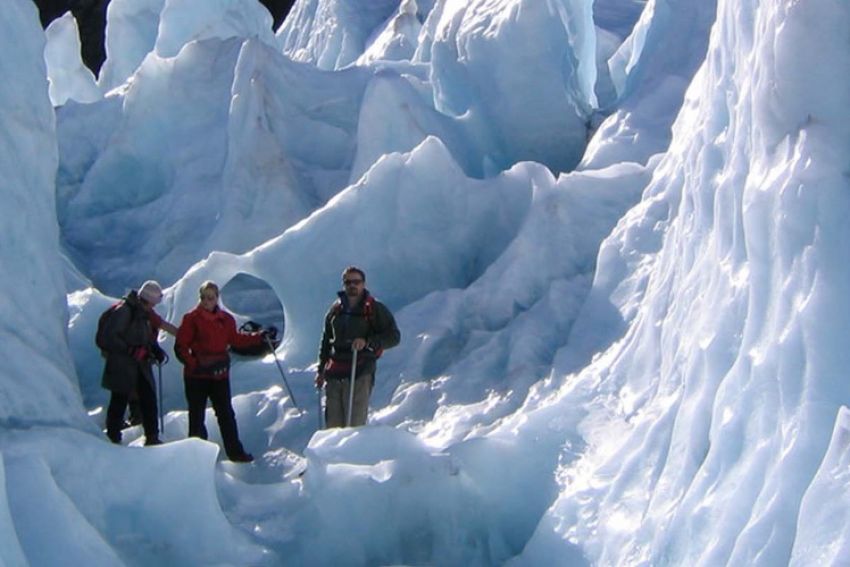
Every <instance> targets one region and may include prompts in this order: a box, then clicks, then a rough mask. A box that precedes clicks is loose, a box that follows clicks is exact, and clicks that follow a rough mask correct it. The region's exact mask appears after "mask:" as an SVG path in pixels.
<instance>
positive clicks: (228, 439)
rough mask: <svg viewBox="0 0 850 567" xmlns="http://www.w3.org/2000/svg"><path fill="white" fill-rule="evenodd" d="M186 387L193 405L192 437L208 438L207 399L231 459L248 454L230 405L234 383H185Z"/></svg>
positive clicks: (223, 381)
mask: <svg viewBox="0 0 850 567" xmlns="http://www.w3.org/2000/svg"><path fill="white" fill-rule="evenodd" d="M183 384H184V385H185V388H186V401H187V402H188V404H189V437H200V438H201V439H207V427H206V425H204V416H205V414H206V411H207V399H209V400H210V401H211V402H212V407H213V411H215V417H216V420H218V429H219V431H220V432H221V441H222V443H224V451H225V453H227V458H229V459H233V458H234V457H238V456H240V455H244V454H245V449H244V447H242V442H241V441H239V429H238V428H237V427H236V414H234V413H233V406H231V405H230V380H197V379H192V378H186V379H184V380H183Z"/></svg>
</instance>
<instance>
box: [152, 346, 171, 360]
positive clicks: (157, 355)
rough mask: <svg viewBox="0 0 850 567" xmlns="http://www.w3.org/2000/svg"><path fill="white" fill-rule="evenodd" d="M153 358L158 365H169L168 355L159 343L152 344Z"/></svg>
mask: <svg viewBox="0 0 850 567" xmlns="http://www.w3.org/2000/svg"><path fill="white" fill-rule="evenodd" d="M151 356H152V357H153V359H154V360H156V362H157V364H168V355H167V354H165V351H164V350H162V347H161V346H159V345H158V344H157V343H153V344H151Z"/></svg>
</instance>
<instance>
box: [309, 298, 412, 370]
mask: <svg viewBox="0 0 850 567" xmlns="http://www.w3.org/2000/svg"><path fill="white" fill-rule="evenodd" d="M338 295H339V300H338V301H335V302H334V303H333V305H331V307H330V309H328V312H327V314H326V315H325V325H324V331H323V332H322V342H321V345H320V346H319V370H320V371H325V372H327V373H328V374H330V375H334V374H343V373H345V374H347V373H348V372H350V370H351V358H352V352H351V343H352V342H354V339H358V338H362V339H366V343H367V347H366V349H364V350H362V351H360V352H358V353H357V367H358V369H362V370H363V371H371V372H372V373H374V371H375V360H376V359H377V357H378V354H379V353H380V352H381V351H383V350H385V349H388V348H392V347H394V346H396V345H397V344H398V343H399V342H400V341H401V333H400V332H399V330H398V326H397V325H396V322H395V318H393V314H392V313H391V312H390V310H389V309H387V307H386V306H385V305H384V304H383V303H381V302H380V301H378V300H377V299H375V298H374V297H371V296H370V295H369V291H368V290H366V291H364V294H363V299H362V300H361V301H360V303H359V304H358V305H357V307H354V308H352V307H351V306H350V305H349V304H348V297H347V296H346V295H345V293H344V292H339V294H338ZM367 302H368V303H369V304H370V307H369V308H368V312H366V311H367Z"/></svg>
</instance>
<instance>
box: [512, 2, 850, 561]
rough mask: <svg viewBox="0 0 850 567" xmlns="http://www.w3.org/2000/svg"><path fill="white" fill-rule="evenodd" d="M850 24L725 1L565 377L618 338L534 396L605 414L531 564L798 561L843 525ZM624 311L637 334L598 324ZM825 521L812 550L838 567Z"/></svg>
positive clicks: (592, 415)
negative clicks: (835, 504) (833, 514)
mask: <svg viewBox="0 0 850 567" xmlns="http://www.w3.org/2000/svg"><path fill="white" fill-rule="evenodd" d="M848 25H850V8H848V6H847V5H846V4H843V3H837V2H832V1H826V0H824V1H813V2H807V3H794V4H791V5H789V4H787V3H785V2H780V1H761V2H756V1H750V2H727V1H721V2H720V3H719V5H718V23H717V25H716V27H715V29H714V33H713V35H712V39H711V45H710V48H709V52H708V56H707V59H706V61H705V64H704V65H703V67H702V68H701V70H700V72H699V73H698V75H697V78H696V79H695V81H694V83H693V84H692V85H691V88H690V90H689V92H688V97H687V99H686V103H685V106H684V109H683V112H682V114H681V115H680V117H679V119H678V120H677V123H676V125H675V128H674V137H673V143H672V145H671V148H670V151H669V152H668V155H667V156H666V158H665V159H664V161H663V162H662V163H661V164H660V165H659V167H658V168H657V169H656V173H655V178H654V181H653V182H652V184H651V185H650V187H649V189H648V191H647V192H646V194H645V196H644V199H643V202H642V203H641V204H640V205H639V206H638V207H637V208H635V209H634V210H633V211H631V212H630V213H629V214H628V215H627V216H626V217H625V218H624V219H623V221H622V222H621V223H620V225H619V227H618V228H617V230H615V232H614V233H613V234H612V236H611V237H610V238H609V239H608V241H607V242H606V243H605V244H604V245H603V247H602V250H601V252H600V256H599V268H598V272H597V275H596V279H595V284H594V290H593V291H592V292H591V299H590V301H589V302H588V305H587V306H586V309H585V315H584V318H583V319H580V320H579V322H578V323H577V324H576V326H575V328H574V331H573V334H572V338H575V339H577V340H576V344H581V343H582V342H583V343H584V346H583V347H574V348H568V349H566V350H565V351H564V352H562V353H561V356H560V357H559V359H558V360H556V368H555V373H554V376H555V377H556V378H557V379H556V383H560V381H561V377H562V376H563V373H565V372H567V371H572V370H575V365H576V364H578V365H579V366H581V363H580V362H578V361H580V360H586V359H587V357H588V356H589V355H590V353H592V352H594V351H595V350H598V349H600V348H601V349H604V348H605V347H606V346H607V347H608V348H607V350H604V352H603V353H601V354H599V355H597V356H596V357H595V358H594V362H593V363H592V364H591V365H589V366H588V367H587V368H585V369H584V370H582V371H581V372H579V373H578V374H577V375H576V376H571V377H568V378H567V379H566V380H565V382H564V383H565V385H564V386H563V387H561V388H560V389H557V388H554V389H550V390H547V388H545V387H541V389H540V391H539V392H538V394H539V397H538V398H535V399H534V400H533V401H532V402H531V405H534V406H536V407H539V408H541V411H542V408H546V407H552V406H554V407H558V408H560V409H561V411H562V412H570V413H572V414H575V413H579V414H581V415H584V416H585V417H584V420H583V422H582V424H581V425H580V426H579V430H580V431H582V432H583V433H584V436H585V440H586V442H587V445H588V451H587V452H586V453H585V454H584V455H583V457H582V458H581V459H579V460H578V461H575V462H572V463H571V464H568V463H565V466H564V467H563V468H562V470H561V471H560V472H559V476H560V479H561V495H560V498H559V499H558V500H557V501H556V502H555V503H554V504H553V505H552V507H551V508H550V510H549V512H548V513H547V515H546V516H545V517H544V519H543V521H542V522H541V524H540V525H539V526H538V531H537V534H536V535H535V537H534V538H533V539H532V541H531V543H530V544H529V546H528V547H527V548H526V551H525V554H524V556H523V560H524V562H525V563H529V564H530V563H533V562H534V560H535V558H538V559H539V558H541V557H546V556H551V554H553V553H556V552H557V551H556V550H561V551H562V552H563V553H573V554H575V553H576V550H577V549H579V550H580V551H581V554H583V555H584V556H585V557H586V558H587V559H588V560H589V561H590V562H592V563H598V564H616V565H628V564H658V563H667V564H678V565H685V564H687V565H723V564H729V565H777V564H784V563H787V562H788V561H789V560H790V559H791V557H792V548H794V545H795V543H794V542H795V538H796V536H797V534H798V526H804V523H805V522H806V521H808V520H815V521H818V520H819V519H820V520H823V521H825V522H826V524H825V525H824V526H823V529H824V530H829V529H831V527H830V524H831V522H832V520H826V519H825V518H826V517H825V516H824V515H819V514H817V513H814V509H815V506H816V505H815V504H814V503H815V502H818V501H820V502H822V503H823V504H824V505H828V501H829V499H830V498H831V497H832V496H829V495H827V494H826V493H825V491H824V490H823V487H824V486H828V485H830V484H832V485H833V486H839V485H840V483H841V481H840V479H839V478H838V476H837V475H840V474H841V473H840V472H839V469H837V468H836V467H835V465H834V463H835V461H836V458H838V457H837V456H836V454H835V453H833V454H832V456H831V457H830V458H829V459H827V460H826V461H824V466H823V468H822V469H821V470H820V471H819V467H820V466H821V461H822V460H823V459H824V455H825V453H826V450H827V447H828V445H829V443H830V439H831V437H832V432H833V423H834V422H835V421H836V416H837V415H838V412H839V408H840V406H841V405H842V404H847V403H848V402H850V387H848V382H847V379H846V369H847V367H848V363H850V360H848V359H850V354H848V349H847V348H846V346H845V345H844V342H845V341H846V337H847V336H848V331H850V301H849V300H848V296H847V293H846V290H847V289H850V266H848V263H847V262H846V261H845V256H846V242H847V240H848V237H850V224H848V223H847V221H846V219H847V218H848V214H850V193H848V176H847V165H846V164H847V159H846V156H847V155H848V152H850V126H848V123H847V120H846V119H845V117H846V106H847V101H848V100H850V80H848V79H847V77H846V76H845V75H840V76H839V75H836V74H835V73H834V70H835V69H847V68H850V51H848V50H847V44H846V30H847V29H848ZM813 60H820V61H829V65H812V64H811V61H813ZM612 309H613V310H615V311H614V313H615V314H612V313H611V311H612ZM605 318H607V319H608V320H610V321H613V322H616V320H617V319H620V321H621V322H622V325H621V326H620V327H619V328H620V329H621V330H622V334H619V335H618V334H616V333H610V334H602V335H600V334H599V333H594V332H593V329H594V328H598V325H599V321H600V320H605ZM613 328H617V327H613ZM583 334H587V335H588V338H585V339H582V335H583ZM582 348H584V349H586V350H584V352H583V354H581V355H577V352H576V349H578V350H581V349H582ZM547 392H548V393H547ZM547 396H548V397H547ZM550 404H551V406H550ZM523 419H526V420H528V422H529V423H530V424H533V423H534V422H535V421H536V419H535V417H534V412H528V413H527V414H525V415H524V417H523ZM541 419H542V415H541ZM844 421H846V420H844ZM532 429H534V428H533V427H532V426H529V430H532ZM836 431H838V428H836ZM836 439H837V441H836V442H835V443H834V445H835V447H836V450H840V449H838V448H840V447H841V446H842V444H843V441H841V437H840V435H837V436H836ZM813 479H817V482H816V483H815V484H812V482H813ZM810 486H811V487H812V488H813V491H812V493H811V494H809V487H810ZM815 488H817V490H814V489H815ZM836 496H839V495H838V494H836ZM804 501H805V502H806V507H805V514H804V515H802V516H801V515H800V513H801V502H804ZM815 530H816V528H815V527H813V526H811V525H807V526H805V527H804V528H803V532H801V535H805V540H804V542H805V545H800V546H799V547H797V548H794V555H793V558H794V560H795V562H799V563H800V564H821V563H820V562H821V560H822V559H824V556H823V555H821V553H827V552H826V545H825V544H824V543H823V540H820V541H818V540H817V539H815V538H813V537H812V533H813V532H814V531H815ZM576 546H578V547H576ZM835 552H836V549H835V548H832V549H831V550H830V551H829V552H828V553H829V554H832V553H835ZM827 556H829V555H827ZM832 557H837V559H835V560H834V561H835V563H836V564H837V563H841V562H843V561H846V559H847V558H846V556H841V554H839V555H833V556H832Z"/></svg>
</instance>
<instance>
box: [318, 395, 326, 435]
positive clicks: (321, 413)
mask: <svg viewBox="0 0 850 567" xmlns="http://www.w3.org/2000/svg"><path fill="white" fill-rule="evenodd" d="M316 401H317V402H318V405H319V429H320V430H322V429H324V428H325V412H324V411H323V409H324V408H322V387H321V386H319V387H317V388H316Z"/></svg>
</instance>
